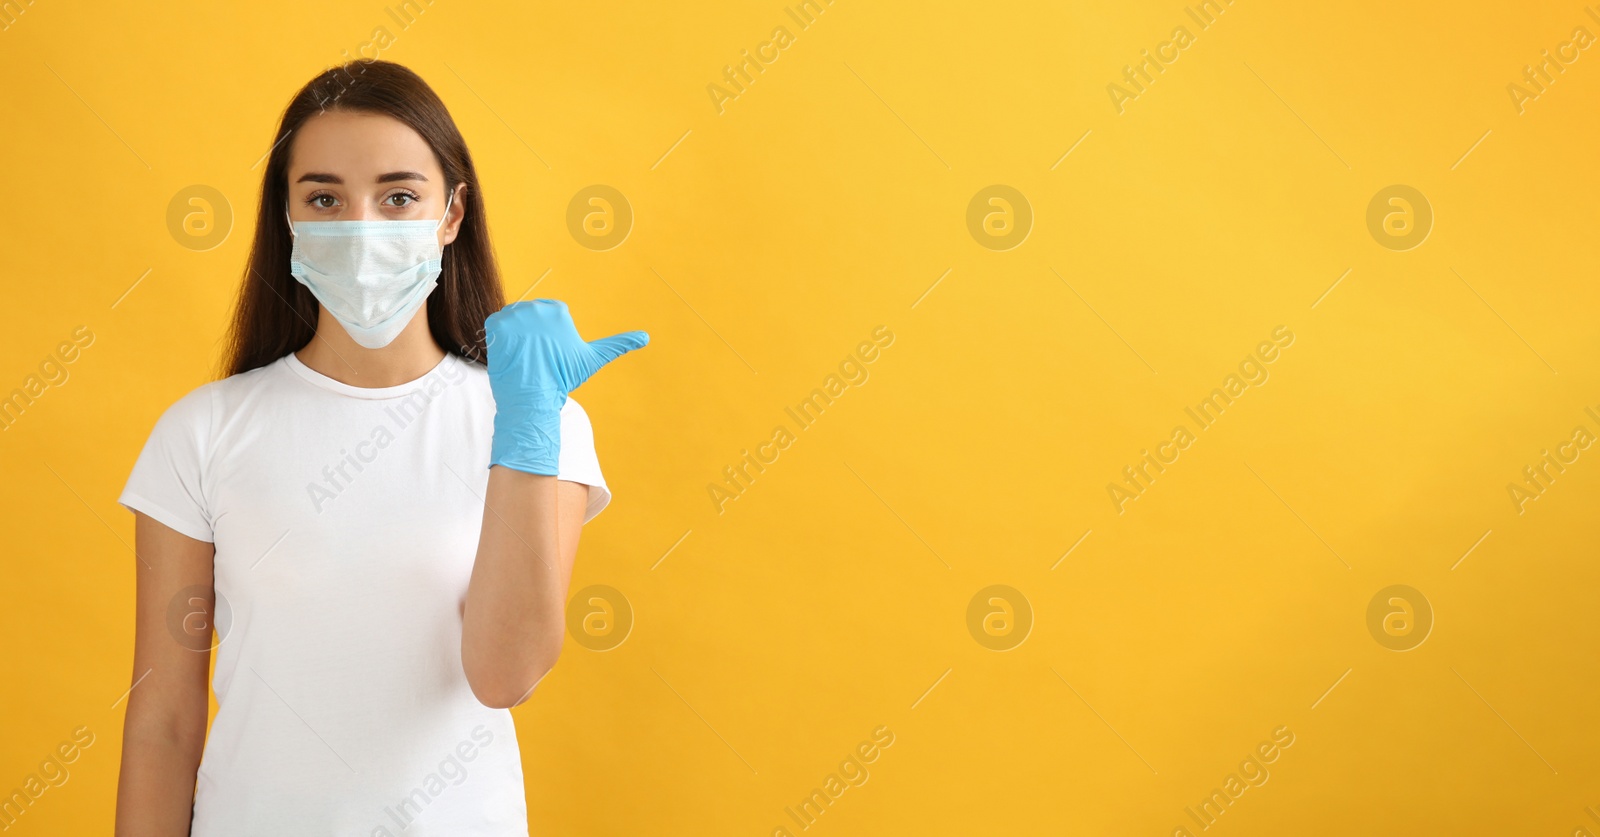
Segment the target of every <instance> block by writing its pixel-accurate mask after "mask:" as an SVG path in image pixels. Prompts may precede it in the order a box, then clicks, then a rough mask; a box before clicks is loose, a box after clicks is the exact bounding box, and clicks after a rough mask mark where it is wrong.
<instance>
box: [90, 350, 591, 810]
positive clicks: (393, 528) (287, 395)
mask: <svg viewBox="0 0 1600 837" xmlns="http://www.w3.org/2000/svg"><path fill="white" fill-rule="evenodd" d="M493 419H494V398H493V395H492V394H491V392H490V390H489V376H488V372H487V370H485V369H484V367H483V366H481V365H478V364H474V363H469V362H467V361H464V360H462V359H460V358H458V357H457V356H455V355H446V356H445V358H444V360H443V361H441V362H440V363H439V365H438V366H436V367H435V368H434V369H433V370H431V371H430V372H429V373H428V374H427V375H425V376H423V377H422V378H419V379H417V380H415V381H412V382H410V383H407V384H401V385H399V386H393V387H379V388H363V387H356V386H351V385H349V384H344V383H340V382H338V381H335V380H333V379H332V378H329V377H327V376H325V375H322V374H321V373H318V372H315V371H313V370H312V369H310V368H309V367H307V366H306V365H305V364H303V363H301V362H300V360H299V358H297V357H295V356H294V355H293V354H289V355H287V356H285V357H283V358H281V359H279V360H277V361H275V362H273V363H271V364H268V365H267V366H264V367H261V368H258V369H253V370H251V371H249V372H244V373H241V374H238V375H233V376H231V377H228V378H225V379H223V380H220V381H214V382H211V383H207V384H205V385H202V386H200V387H199V388H197V389H195V390H194V391H192V392H190V393H189V394H187V395H185V396H184V397H183V398H181V399H179V400H178V401H177V402H176V403H174V404H173V405H172V406H171V407H169V408H168V409H167V410H166V412H165V413H163V414H162V416H161V418H160V419H159V420H158V421H157V422H156V425H155V429H154V430H153V431H152V432H151V434H150V438H149V441H147V442H146V443H145V447H144V450H143V451H142V452H141V453H140V454H139V458H138V461H137V462H136V463H135V464H134V466H133V471H132V474H131V476H129V478H128V483H127V486H126V488H125V489H124V490H123V492H122V494H121V496H120V497H119V498H118V502H120V503H121V504H122V505H123V506H126V507H127V508H128V509H131V510H137V511H141V512H144V513H145V514H147V515H149V516H151V517H153V518H155V519H156V520H159V521H161V522H162V523H165V524H166V525H168V526H170V527H172V528H173V529H175V530H177V531H178V532H181V533H183V534H185V535H188V536H189V537H192V538H196V539H198V540H202V541H209V542H212V543H214V544H216V559H215V560H216V575H215V589H216V593H217V601H218V603H217V612H216V618H215V621H216V624H217V625H218V627H219V632H220V634H221V636H222V639H221V642H220V644H219V645H218V646H217V648H216V652H215V653H216V674H215V677H214V679H213V681H212V686H213V688H215V690H216V695H217V701H218V703H219V704H220V709H219V710H218V712H217V716H216V718H215V720H214V721H213V722H212V724H211V729H210V732H209V734H208V735H207V737H206V743H205V751H204V755H203V756H202V760H201V762H200V768H199V772H198V776H197V788H196V793H195V806H194V826H193V830H192V832H191V834H192V835H193V837H246V836H247V835H264V836H265V835H271V837H281V835H287V834H293V835H334V834H337V835H363V837H370V836H373V835H392V836H393V837H400V835H404V837H435V836H436V835H450V837H464V836H465V835H485V837H487V835H494V837H507V836H508V835H518V836H519V837H520V836H521V835H526V834H527V833H528V824H527V809H526V807H525V804H524V797H523V784H522V761H521V757H520V754H519V753H518V747H517V738H516V730H515V728H514V727H513V725H512V721H511V712H510V711H509V710H506V709H491V708H489V707H486V706H484V705H483V704H481V703H479V702H478V700H477V699H476V698H475V697H473V695H472V692H471V690H470V689H469V688H468V686H467V680H466V675H465V674H464V673H463V671H462V668H461V607H462V604H463V601H464V599H465V597H466V592H467V581H468V579H469V577H470V575H471V572H472V565H473V562H474V560H475V557H476V551H477V547H478V533H479V527H480V526H481V525H482V522H483V509H484V501H483V497H484V491H485V489H486V487H487V484H488V479H489V471H488V466H489V442H490V437H491V435H492V433H493ZM558 470H559V474H558V478H559V479H563V480H571V481H574V482H579V483H584V484H587V485H589V486H591V488H590V490H589V502H588V507H587V508H586V510H585V512H584V521H585V522H588V520H589V519H590V518H593V517H594V516H595V515H596V514H598V513H599V512H600V510H601V509H603V508H604V507H605V506H606V504H607V503H609V502H610V500H611V492H610V490H609V489H608V488H607V487H606V483H605V479H604V478H603V477H602V476H601V474H600V463H599V460H598V458H597V457H596V456H595V450H594V437H593V432H592V429H591V427H590V425H589V418H588V416H587V414H585V413H584V411H583V408H581V407H579V406H578V404H577V402H575V401H573V400H572V399H571V398H568V399H567V403H566V406H565V407H564V408H563V409H562V411H561V453H560V459H559V468H558Z"/></svg>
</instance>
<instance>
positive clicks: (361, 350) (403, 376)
mask: <svg viewBox="0 0 1600 837" xmlns="http://www.w3.org/2000/svg"><path fill="white" fill-rule="evenodd" d="M444 356H445V351H444V350H443V349H441V348H439V344H438V343H436V342H434V340H433V334H432V333H431V332H429V331H428V309H427V308H426V307H423V308H420V309H418V310H417V314H416V316H415V317H412V318H411V322H410V323H408V324H407V325H406V327H405V330H403V331H401V332H400V334H399V335H398V336H396V337H395V338H394V340H393V341H391V342H390V343H389V345H387V346H384V347H383V348H381V349H369V348H367V347H365V346H362V345H361V344H360V343H357V342H356V341H355V340H353V339H351V337H350V334H349V332H346V331H345V330H344V326H342V325H340V324H339V321H338V320H336V319H334V318H333V315H332V314H329V313H328V309H326V308H322V307H320V306H319V307H318V315H317V333H316V335H315V336H313V337H312V338H311V342H310V343H307V344H306V345H305V348H303V349H301V350H299V351H297V352H295V357H297V358H299V359H300V362H301V363H304V364H305V365H306V366H307V367H309V368H311V369H313V370H315V371H317V372H320V373H322V374H324V375H327V376H328V377H330V378H332V379H334V380H335V381H338V382H340V383H342V384H349V385H350V386H353V387H392V386H399V385H400V384H406V383H410V382H412V381H415V380H416V379H418V378H421V377H422V376H423V375H426V374H428V372H429V371H431V370H432V369H433V368H434V367H435V366H438V365H439V361H441V360H444Z"/></svg>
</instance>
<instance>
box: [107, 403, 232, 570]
mask: <svg viewBox="0 0 1600 837" xmlns="http://www.w3.org/2000/svg"><path fill="white" fill-rule="evenodd" d="M211 397H212V393H211V387H210V385H209V384H208V385H205V386H201V387H199V388H197V389H195V390H193V391H191V392H190V393H189V394H188V395H185V396H184V397H182V398H180V399H178V400H177V402H175V403H174V404H173V405H172V406H170V407H168V408H167V410H166V412H164V413H162V414H161V417H160V418H159V419H157V420H156V425H155V428H154V429H152V430H151V431H150V438H149V439H147V440H146V441H145V443H144V450H142V451H140V452H139V458H138V459H137V460H136V461H135V462H134V463H133V471H132V472H131V473H130V474H129V475H128V482H127V484H126V485H125V486H124V487H123V489H122V494H121V495H120V496H119V497H117V502H118V503H120V504H121V505H122V506H123V507H124V508H126V509H127V510H129V511H136V512H144V513H145V514H147V515H149V516H150V517H152V518H154V519H156V520H159V521H161V522H162V523H165V524H166V525H167V526H170V527H172V529H173V530H174V531H177V532H180V533H182V534H185V535H188V536H189V537H191V538H194V539H195V540H201V541H205V542H207V543H212V542H214V535H213V534H212V529H211V521H212V516H211V510H210V509H209V508H208V507H207V502H206V495H205V491H204V490H203V486H204V485H205V473H204V469H205V464H206V461H207V458H208V457H207V452H208V450H209V442H210V435H211Z"/></svg>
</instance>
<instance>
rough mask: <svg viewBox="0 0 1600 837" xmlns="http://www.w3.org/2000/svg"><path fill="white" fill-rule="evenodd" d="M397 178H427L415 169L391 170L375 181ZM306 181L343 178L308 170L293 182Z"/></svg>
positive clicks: (327, 180)
mask: <svg viewBox="0 0 1600 837" xmlns="http://www.w3.org/2000/svg"><path fill="white" fill-rule="evenodd" d="M397 180H420V181H423V182H424V183H426V182H427V180H428V178H426V177H424V176H423V175H422V173H421V172H415V171H392V172H389V173H388V174H380V175H378V179H377V180H376V181H375V182H377V183H393V182H395V181H397ZM307 181H310V182H312V183H336V184H340V185H343V184H344V178H342V177H340V176H339V175H337V174H329V173H327V172H321V171H308V172H306V173H305V174H302V175H300V179H299V180H296V181H295V182H296V183H305V182H307Z"/></svg>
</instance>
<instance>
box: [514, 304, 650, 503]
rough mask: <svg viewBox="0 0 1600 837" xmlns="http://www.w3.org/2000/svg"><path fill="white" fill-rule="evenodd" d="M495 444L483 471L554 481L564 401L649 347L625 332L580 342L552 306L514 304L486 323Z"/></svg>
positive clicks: (563, 307) (642, 337) (562, 309)
mask: <svg viewBox="0 0 1600 837" xmlns="http://www.w3.org/2000/svg"><path fill="white" fill-rule="evenodd" d="M483 327H484V338H485V341H486V342H487V343H488V350H489V389H490V391H491V392H493V393H494V407H495V412H494V440H493V442H492V443H491V444H490V450H489V465H490V467H493V466H495V465H504V466H505V467H507V468H512V469H514V470H518V471H526V472H528V473H530V474H545V475H548V476H555V475H556V473H557V465H558V464H559V461H560V453H561V408H562V407H563V406H564V405H565V404H566V403H567V393H569V392H572V391H573V390H575V389H577V388H578V385H579V384H582V383H583V382H584V381H587V380H588V379H589V376H591V375H593V374H594V373H595V372H598V371H599V370H600V367H602V366H605V365H606V364H607V363H610V362H611V361H613V360H616V359H617V358H619V357H621V356H622V355H624V354H626V353H628V352H631V351H633V350H634V349H638V348H641V347H643V346H644V345H645V344H647V343H649V342H650V335H648V334H646V333H644V332H642V331H627V332H623V333H622V334H614V335H612V336H610V337H605V338H602V339H599V340H595V341H592V342H588V343H586V342H584V340H583V338H582V337H579V336H578V329H577V327H576V326H574V325H573V323H572V315H571V314H569V313H567V304H566V303H565V302H561V301H560V300H555V299H535V300H531V301H522V302H513V303H511V304H510V305H507V306H506V307H505V308H502V309H500V310H499V311H496V312H495V313H493V314H490V315H489V318H488V319H486V320H484V323H483Z"/></svg>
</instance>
